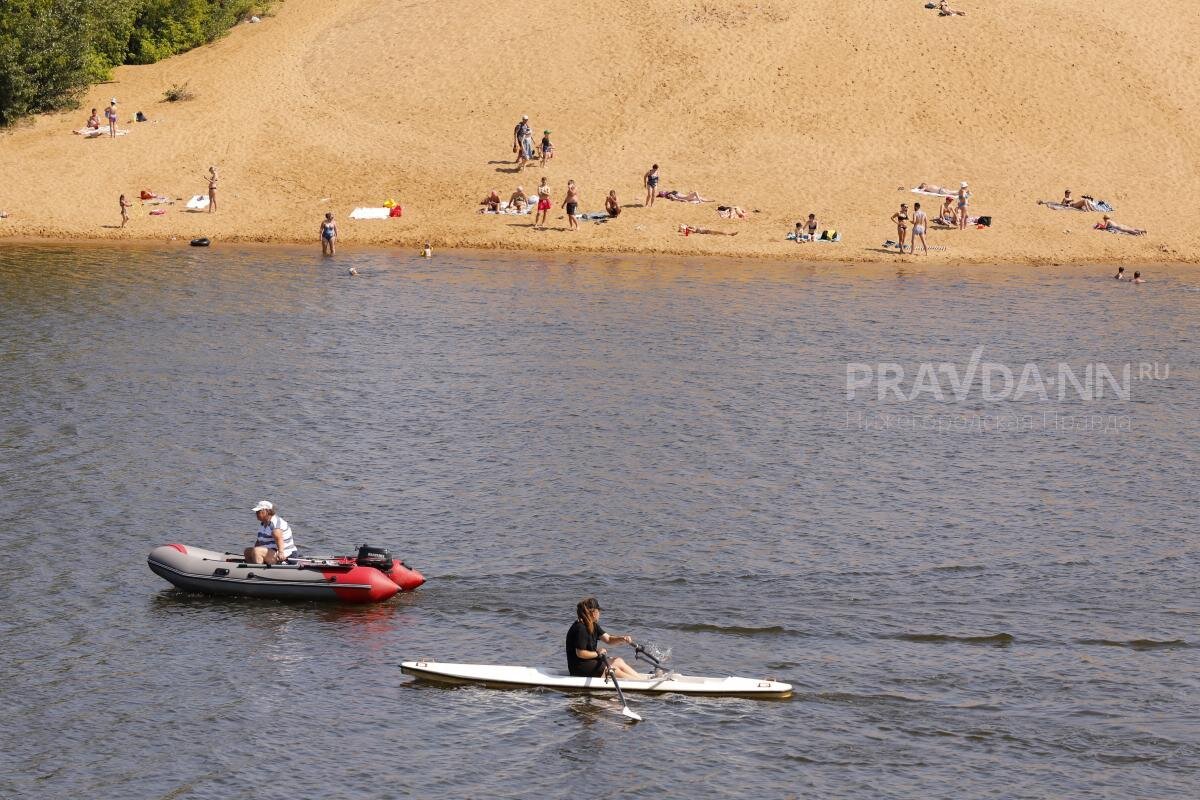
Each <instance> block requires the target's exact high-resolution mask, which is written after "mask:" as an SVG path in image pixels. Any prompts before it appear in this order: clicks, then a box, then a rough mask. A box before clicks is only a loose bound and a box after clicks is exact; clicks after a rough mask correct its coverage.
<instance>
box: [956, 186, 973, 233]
mask: <svg viewBox="0 0 1200 800" xmlns="http://www.w3.org/2000/svg"><path fill="white" fill-rule="evenodd" d="M970 199H971V193H970V192H968V191H967V182H966V181H963V182H962V184H961V185H960V186H959V187H958V229H959V230H960V231H962V230H966V228H967V204H968V201H969V200H970Z"/></svg>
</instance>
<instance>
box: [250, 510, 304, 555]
mask: <svg viewBox="0 0 1200 800" xmlns="http://www.w3.org/2000/svg"><path fill="white" fill-rule="evenodd" d="M253 510H254V516H256V517H258V522H259V527H258V538H257V539H255V540H254V545H253V546H252V547H247V548H246V563H247V564H282V563H283V562H284V561H286V560H287V559H288V557H289V556H291V555H293V554H295V552H296V542H295V540H293V539H292V528H291V526H290V525H288V524H287V520H285V519H284V518H283V517H281V516H279V515H278V514H276V513H275V504H274V503H272V502H271V501H270V500H259V501H258V503H257V504H256V505H255V506H254V509H253Z"/></svg>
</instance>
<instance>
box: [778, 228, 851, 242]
mask: <svg viewBox="0 0 1200 800" xmlns="http://www.w3.org/2000/svg"><path fill="white" fill-rule="evenodd" d="M825 233H832V235H831V236H830V237H825V236H824V235H822V236H821V237H816V236H809V235H808V234H807V233H802V234H800V241H802V242H840V241H841V240H842V234H841V232H839V231H832V232H830V231H825ZM785 238H786V239H787V240H788V241H789V242H794V241H796V232H795V231H792V232H791V233H789V234H788V235H787V236H786V237H785Z"/></svg>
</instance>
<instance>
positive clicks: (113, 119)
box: [104, 97, 117, 138]
mask: <svg viewBox="0 0 1200 800" xmlns="http://www.w3.org/2000/svg"><path fill="white" fill-rule="evenodd" d="M104 118H105V119H106V120H108V135H109V138H116V135H117V98H115V97H114V98H113V99H112V102H110V103H109V104H108V108H106V109H104Z"/></svg>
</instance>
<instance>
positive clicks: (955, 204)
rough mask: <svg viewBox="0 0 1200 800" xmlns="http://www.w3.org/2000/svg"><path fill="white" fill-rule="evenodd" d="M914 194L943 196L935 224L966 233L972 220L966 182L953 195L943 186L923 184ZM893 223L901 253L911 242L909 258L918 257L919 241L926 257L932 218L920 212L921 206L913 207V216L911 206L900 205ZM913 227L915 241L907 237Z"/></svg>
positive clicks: (923, 211) (892, 217)
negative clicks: (930, 219)
mask: <svg viewBox="0 0 1200 800" xmlns="http://www.w3.org/2000/svg"><path fill="white" fill-rule="evenodd" d="M915 191H917V192H920V193H924V194H931V195H941V196H943V198H944V199H943V201H942V208H941V210H940V211H939V212H938V216H937V218H936V219H935V220H934V221H935V222H936V223H938V224H939V225H941V226H942V227H945V228H955V227H956V228H958V229H959V230H960V231H961V230H965V229H966V227H967V224H968V221H969V219H970V206H971V192H970V190H969V187H968V184H967V182H966V181H963V182H962V183H960V184H959V187H958V191H957V192H955V193H951V192H950V191H949V190H948V189H945V188H943V187H941V186H935V185H933V184H929V183H920V184H918V185H917V188H916V189H915ZM891 220H892V222H894V223H895V224H896V245H897V247H898V248H899V250H900V252H901V253H903V252H904V245H905V242H908V252H909V254H910V255H912V254H915V253H916V248H917V240H918V239H920V240H921V249H922V252H923V253H924V254H925V255H928V254H929V244H928V243H927V242H926V240H925V235H926V233H928V231H929V225H930V222H929V215H928V214H927V213H926V212H925V210H924V209H923V208H921V204H920V203H919V202H914V203H913V208H912V212H911V213H910V212H909V210H908V203H901V204H900V210H899V211H897V212H895V213H894V214H892V216H891ZM910 222H911V223H912V239H911V240H909V237H908V226H909V223H910Z"/></svg>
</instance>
